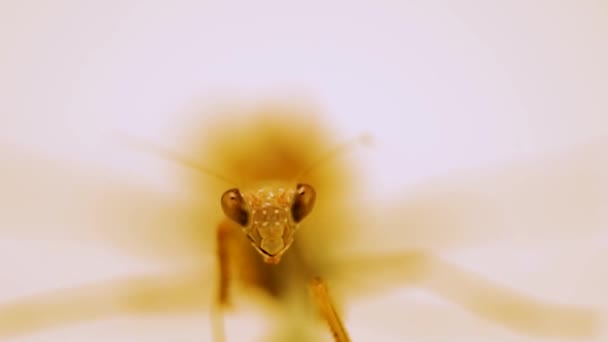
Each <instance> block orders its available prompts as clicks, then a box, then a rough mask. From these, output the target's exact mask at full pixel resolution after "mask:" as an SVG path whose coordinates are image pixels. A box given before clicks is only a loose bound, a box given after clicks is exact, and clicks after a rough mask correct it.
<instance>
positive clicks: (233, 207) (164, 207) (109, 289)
mask: <svg viewBox="0 0 608 342" xmlns="http://www.w3.org/2000/svg"><path fill="white" fill-rule="evenodd" d="M194 127H195V129H193V133H194V134H193V137H194V139H193V140H188V143H187V144H186V145H187V146H186V147H185V148H184V149H183V150H182V151H178V152H173V151H171V152H169V150H163V149H156V148H154V147H153V148H151V149H150V150H148V151H147V152H150V151H151V152H152V154H156V157H160V159H162V160H165V161H168V162H169V163H170V164H173V165H174V166H176V167H178V168H180V167H184V166H185V168H183V169H180V171H175V175H179V176H180V177H177V178H178V179H179V181H178V183H179V184H180V185H181V186H182V189H183V190H182V192H180V193H179V194H178V195H175V194H173V195H171V196H170V195H166V197H167V198H168V199H169V200H168V201H164V200H163V201H158V202H154V201H151V200H150V198H147V199H144V198H146V197H147V196H139V197H138V196H134V195H133V194H136V193H139V192H138V191H139V189H137V188H136V187H130V186H129V185H128V184H126V185H125V184H121V185H120V186H119V185H118V183H113V180H107V179H105V180H102V182H100V183H101V185H91V184H93V183H91V184H86V183H84V184H75V185H73V186H74V187H75V190H74V191H72V192H70V191H67V192H68V194H67V195H65V196H64V197H61V195H58V196H60V197H61V198H62V199H64V200H67V201H68V202H69V203H70V204H71V205H70V207H69V210H70V211H71V212H72V213H71V215H73V216H78V217H81V218H88V219H89V220H87V222H89V223H90V224H91V225H93V226H98V227H102V228H104V229H107V230H112V229H114V230H112V231H111V232H109V233H110V235H112V234H118V235H120V236H118V237H117V236H113V238H117V239H122V238H124V237H125V235H127V236H128V238H129V239H131V240H138V239H141V240H140V241H139V242H137V244H139V245H140V247H141V246H144V247H145V248H149V249H151V250H152V252H153V253H154V252H155V249H156V248H157V250H156V251H157V252H158V254H159V255H162V254H163V253H164V252H165V251H167V250H168V251H170V253H169V254H175V255H179V256H178V257H177V258H176V259H175V260H178V264H179V263H183V264H182V265H181V266H179V267H177V266H175V265H173V264H172V265H173V266H172V267H170V272H167V270H164V272H161V273H159V274H152V275H145V276H133V277H130V278H127V279H124V280H123V279H118V280H106V281H101V282H98V283H93V284H90V285H81V286H76V287H74V288H71V289H69V290H66V291H62V290H58V291H55V292H50V293H43V294H40V295H35V296H32V297H31V298H27V297H26V298H22V299H15V300H12V301H8V302H5V303H2V304H0V336H1V337H2V338H3V340H7V338H8V339H9V340H10V338H11V337H16V336H19V335H22V334H30V333H34V332H36V331H38V330H44V329H51V328H54V327H58V326H62V325H66V324H75V323H76V322H79V321H83V320H85V321H86V320H95V319H100V318H103V317H113V316H116V315H143V314H163V313H172V312H192V311H201V310H208V311H209V312H210V315H209V318H210V324H209V326H210V327H211V329H210V331H208V332H207V333H208V334H207V335H209V336H211V338H212V340H213V341H215V342H219V341H225V340H230V339H229V338H227V336H226V335H227V334H229V333H230V332H229V331H226V329H225V327H224V317H225V315H227V314H229V313H230V309H231V308H234V309H238V307H239V303H240V302H250V303H253V304H254V306H259V307H260V308H262V307H263V308H265V309H268V310H269V311H273V312H276V313H278V314H277V315H276V318H275V320H274V325H273V327H272V329H271V330H272V331H270V332H269V333H268V335H266V336H265V337H264V340H274V341H316V340H319V339H323V338H325V339H327V340H333V341H335V342H346V341H351V340H354V341H356V340H359V338H358V336H355V335H352V334H351V333H350V328H351V326H349V320H348V311H346V310H345V307H346V306H347V305H345V304H347V303H350V301H352V300H354V299H356V298H357V297H358V296H361V295H363V294H366V295H369V294H370V293H369V292H370V291H372V290H371V289H373V290H375V291H382V290H380V288H382V287H400V286H415V287H420V288H422V289H426V290H427V291H429V292H431V293H433V294H435V295H437V296H439V297H442V298H444V299H446V300H448V301H451V302H454V303H456V304H457V305H459V306H460V307H462V308H464V309H466V310H468V311H470V312H472V313H474V314H476V315H477V316H479V317H480V319H485V320H489V321H492V322H493V324H496V325H500V326H504V327H506V328H508V329H510V330H513V331H515V332H516V333H517V334H522V336H541V337H543V336H553V337H559V338H587V337H593V336H595V334H597V333H598V329H599V325H600V323H599V316H598V315H597V313H596V312H594V311H593V310H591V309H587V308H580V307H577V306H574V305H565V304H563V305H562V304H559V305H558V304H550V303H545V302H542V301H538V300H535V299H532V298H529V297H526V296H524V295H520V294H518V293H516V292H515V291H513V290H509V289H508V288H506V287H502V286H500V285H497V284H494V283H493V282H491V281H488V280H485V279H484V278H482V277H480V276H478V275H476V274H474V273H472V272H468V271H465V270H463V269H460V268H459V267H457V266H455V265H453V264H451V263H450V262H447V261H445V260H443V259H442V258H441V257H440V256H438V255H435V254H434V253H432V252H431V251H425V250H420V249H412V250H388V249H386V251H385V252H384V253H378V251H377V250H374V248H372V247H378V241H385V243H386V245H387V246H388V245H390V244H391V241H388V239H390V236H391V235H390V233H391V232H392V233H394V232H395V229H403V230H404V231H408V230H409V229H412V230H415V229H423V228H424V226H425V221H424V220H420V221H418V223H419V224H420V226H419V227H416V226H415V224H416V223H417V222H416V221H413V225H414V226H413V227H401V226H402V225H406V224H407V223H408V218H407V217H404V216H405V215H407V213H408V210H407V209H408V208H411V207H408V206H406V205H405V204H404V203H402V202H400V201H398V200H393V201H388V202H387V203H388V204H386V205H378V206H377V208H375V209H374V210H372V209H370V207H369V204H367V203H364V202H365V201H364V200H362V198H363V199H364V196H363V195H362V192H363V191H362V190H361V189H360V188H359V185H360V184H362V183H363V182H362V181H361V180H360V177H362V176H363V175H361V174H358V173H357V172H356V170H357V168H356V167H355V166H353V165H351V164H349V162H348V160H349V158H348V156H349V155H350V154H353V153H356V151H353V149H354V150H356V149H358V148H359V146H360V145H362V144H365V143H366V142H368V140H367V139H355V140H352V141H349V142H346V143H344V142H342V143H340V142H336V141H334V140H335V139H332V132H331V130H329V129H327V128H326V127H325V126H324V124H323V121H322V116H321V115H316V114H315V113H314V112H312V113H311V112H300V111H298V110H297V109H294V108H290V107H289V106H287V107H285V106H268V107H262V108H257V109H255V110H252V111H249V112H246V113H244V114H234V115H232V116H223V117H219V118H216V119H215V120H208V121H206V122H205V124H204V125H201V126H194ZM200 127H203V129H202V130H201V129H200ZM146 146H147V145H145V144H144V145H143V147H144V149H145V148H147V147H146ZM140 147H142V146H140ZM598 165H599V164H598ZM5 173H6V174H5V175H4V176H6V175H7V174H9V172H8V171H6V172H5ZM16 173H17V172H15V174H16ZM558 173H559V172H558ZM19 176H23V175H22V174H20V175H19ZM64 176H66V175H64ZM69 176H70V175H69V174H68V175H67V177H69ZM13 180H14V178H13ZM104 182H105V183H104ZM15 183H16V182H13V184H15ZM7 184H9V186H10V183H9V182H7ZM70 184H71V183H70ZM55 187H56V185H55ZM53 189H56V188H53V186H50V187H49V188H43V191H44V193H47V195H48V192H50V191H52V190H53ZM70 189H71V188H68V190H70ZM9 190H10V189H9ZM64 190H65V189H64ZM116 190H119V191H116ZM9 192H10V191H9ZM38 194H39V195H41V196H42V197H44V196H43V195H44V194H42V193H38ZM539 196H542V194H539ZM138 200H141V201H140V202H139V201H138ZM456 200H457V201H455V202H454V203H459V204H461V205H462V204H466V203H465V202H466V198H465V197H463V198H461V200H462V201H461V202H458V198H456ZM521 200H522V201H525V200H526V199H525V198H521ZM362 202H363V203H362ZM86 203H89V204H90V203H94V205H93V206H87V205H86ZM478 204H479V203H478ZM458 208H460V209H462V210H466V209H467V208H466V206H460V207H458ZM458 208H457V209H456V210H458ZM444 209H446V212H445V213H443V214H445V215H447V219H448V220H449V218H450V215H451V217H458V216H457V215H454V212H453V211H452V209H450V208H449V207H444ZM448 209H449V210H448ZM47 214H48V215H50V216H49V217H50V218H51V219H53V218H54V219H56V220H57V219H58V217H56V216H53V215H52V213H47ZM427 214H428V215H438V216H441V215H442V213H427ZM17 216H18V215H17ZM43 216H44V215H43ZM541 216H542V214H541ZM121 219H124V220H125V221H124V222H123V223H122V226H121V227H122V228H123V229H126V231H117V230H118V229H116V228H111V226H112V225H114V224H115V223H116V222H119V221H120V220H121ZM15 220H16V219H15ZM60 220H61V219H59V221H60ZM437 222H440V223H446V224H449V222H445V220H441V219H439V218H429V219H428V221H426V223H427V226H432V225H433V224H435V223H437ZM454 224H455V225H457V224H460V223H459V222H454ZM387 237H389V238H388V239H387ZM400 238H401V237H400ZM402 238H403V239H407V236H404V237H402ZM380 243H381V242H380ZM393 243H394V241H393ZM397 245H398V244H397ZM376 249H379V250H382V248H376ZM161 250H162V251H161ZM372 294H373V292H372ZM378 315H382V313H378ZM273 317H274V316H273ZM404 324H407V322H404ZM439 329H440V328H439Z"/></svg>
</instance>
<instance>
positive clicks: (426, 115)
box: [0, 0, 608, 342]
mask: <svg viewBox="0 0 608 342" xmlns="http://www.w3.org/2000/svg"><path fill="white" fill-rule="evenodd" d="M607 34H608V3H606V2H605V1H591V0H584V1H574V0H572V1H561V2H559V3H558V2H554V1H548V0H539V1H533V2H529V1H494V2H485V1H445V0H438V1H425V2H421V1H375V2H369V3H365V4H364V3H362V2H357V3H354V2H345V1H314V0H313V1H307V2H284V1H258V2H245V1H222V2H220V1H173V2H161V1H145V2H144V1H132V0H127V1H96V2H82V1H68V0H57V1H52V2H51V1H27V0H26V1H12V0H4V1H2V2H1V3H0V49H1V50H0V51H1V53H0V123H1V124H0V153H2V155H0V160H1V162H0V163H1V164H0V165H1V166H0V167H1V168H2V170H0V172H2V173H3V175H2V174H0V175H2V177H4V180H3V181H0V182H2V183H0V184H3V189H0V192H1V194H0V197H1V199H0V204H2V207H1V208H0V213H2V216H3V217H4V218H5V219H3V222H2V227H1V230H0V233H1V234H2V235H0V270H2V271H1V272H0V299H1V300H9V299H11V298H15V297H16V296H20V295H24V294H30V293H36V292H41V291H45V290H50V289H56V288H61V287H64V286H69V285H70V284H77V283H81V282H85V281H91V280H96V279H103V278H104V277H109V276H116V275H121V274H131V273H133V272H139V271H141V270H149V269H154V268H155V267H157V264H156V263H154V264H153V263H150V262H148V261H146V260H141V259H135V258H133V257H131V256H130V255H129V253H127V252H128V251H127V252H125V251H124V250H121V249H119V248H116V249H113V248H111V247H109V246H107V245H105V244H101V243H100V244H96V243H95V242H94V241H92V242H90V243H87V244H84V243H83V242H81V241H79V240H77V239H70V238H69V236H66V234H65V233H64V234H58V235H57V236H55V235H54V234H55V230H54V229H55V228H56V227H55V228H54V227H49V226H45V224H44V220H42V219H38V218H44V217H46V216H45V215H47V214H48V213H52V212H54V210H55V209H54V207H53V206H54V205H59V204H57V203H59V202H57V203H55V202H54V201H53V195H52V194H49V193H47V194H46V195H47V196H48V197H47V196H43V197H44V201H43V200H40V201H35V202H32V201H30V200H29V199H28V200H24V199H23V198H25V199H27V198H28V197H27V196H25V195H24V194H23V192H24V191H29V190H28V189H30V187H32V185H31V184H38V183H35V182H42V183H43V182H44V179H45V177H51V175H52V177H54V178H52V179H53V180H56V179H65V181H66V184H67V183H70V184H71V185H73V183H74V182H75V180H74V179H75V178H76V176H73V174H86V173H85V172H86V170H89V168H90V169H95V170H101V169H103V170H106V171H105V172H107V174H111V175H112V176H111V177H119V178H121V179H127V180H132V181H133V182H136V183H137V184H139V185H141V186H142V187H150V188H154V189H162V191H166V192H168V193H169V192H171V191H172V186H173V185H174V181H173V180H171V179H170V177H168V173H167V170H166V169H165V168H164V167H163V164H162V163H159V162H158V161H154V158H144V157H141V158H134V157H133V154H132V153H131V154H129V153H127V152H125V151H124V150H121V146H119V144H116V142H115V141H113V140H112V139H113V138H112V137H114V136H115V134H116V133H117V132H127V133H128V134H131V135H134V136H141V137H145V138H146V139H150V140H151V141H158V142H161V143H164V144H167V145H172V144H174V141H173V140H174V139H175V137H176V136H179V128H180V125H184V122H185V121H186V120H187V119H189V118H190V117H191V116H192V115H194V114H196V113H199V112H200V110H201V108H204V107H206V106H209V105H213V104H215V103H217V102H221V101H230V100H232V99H233V98H234V99H238V100H248V101H257V100H258V99H262V100H265V99H272V98H275V97H296V98H305V99H310V100H312V101H314V102H315V103H316V104H318V106H319V107H320V108H321V109H322V111H323V112H324V113H327V115H328V117H327V121H328V122H329V124H330V125H332V127H335V130H336V135H337V136H339V137H342V138H343V139H345V140H346V139H348V138H352V137H353V136H356V135H358V134H361V133H370V134H372V135H373V136H374V137H375V138H376V145H375V146H374V148H373V149H372V150H371V151H369V152H367V153H366V154H365V159H364V160H365V163H366V165H367V166H366V169H365V170H366V172H367V173H368V176H369V177H368V180H367V182H368V183H369V184H366V185H368V186H370V189H369V199H370V202H371V203H372V204H371V205H372V206H374V205H376V206H379V205H381V204H380V203H381V201H382V200H383V199H388V198H394V197H391V196H395V194H397V198H401V197H399V196H405V194H406V193H408V191H409V190H408V189H413V188H415V189H418V188H417V187H418V186H422V185H424V184H427V183H429V182H430V183H431V184H435V183H433V182H434V180H435V179H445V180H446V182H448V183H449V184H451V185H450V186H454V187H456V188H457V189H462V188H466V187H467V184H469V183H466V182H468V181H470V182H471V183H470V184H471V186H473V185H474V184H475V185H477V186H483V187H485V188H484V189H486V190H487V189H492V187H493V186H496V187H497V188H500V189H501V192H498V196H501V195H502V196H505V198H507V199H509V200H512V199H515V198H517V197H515V195H513V194H511V193H509V191H508V190H509V186H506V187H505V186H504V184H499V183H497V182H499V181H498V180H503V179H509V172H510V170H511V167H515V168H516V167H519V165H528V164H530V163H532V162H530V161H534V162H533V163H532V164H533V165H534V167H535V169H534V170H535V171H533V172H532V171H531V172H532V173H534V174H535V175H536V177H537V178H535V179H537V180H539V181H540V180H542V179H545V178H550V177H549V176H547V177H545V176H544V174H545V173H547V174H552V172H553V171H555V170H554V169H553V168H554V167H563V168H565V169H567V172H566V171H564V172H565V176H564V178H556V179H557V181H555V182H551V183H548V184H550V187H548V188H550V189H553V190H555V189H554V188H555V187H560V186H561V185H563V186H564V189H565V190H564V192H563V193H562V194H564V193H567V192H571V193H572V198H573V199H574V202H573V203H577V204H578V205H579V206H580V207H576V208H571V207H569V206H567V205H563V206H562V205H556V206H553V207H552V208H553V209H556V208H559V209H561V211H556V212H546V213H542V215H536V216H535V215H531V217H532V216H534V217H537V216H557V217H558V218H560V217H562V216H560V215H563V217H568V218H569V219H570V220H569V221H568V220H566V221H567V222H568V225H567V227H566V225H563V226H559V227H557V226H555V227H554V226H551V224H552V223H551V224H549V223H547V222H553V221H550V220H549V221H547V220H541V219H538V220H537V219H533V220H531V221H530V222H528V224H530V225H525V224H523V225H522V227H525V229H524V228H522V229H521V230H515V231H514V232H513V234H516V235H517V236H514V235H512V236H510V239H509V238H504V235H506V234H505V233H504V232H503V231H501V230H500V228H501V225H496V226H491V225H490V226H471V227H466V228H463V231H462V232H459V233H458V234H455V235H451V236H452V238H453V239H454V240H459V243H461V242H463V241H465V240H467V239H470V241H471V243H470V244H469V243H465V244H466V245H467V246H466V248H465V247H462V246H461V248H455V249H454V250H449V251H444V250H443V249H442V248H443V244H437V245H433V242H432V240H433V238H437V240H439V241H440V242H441V243H443V242H445V241H444V240H446V239H445V238H444V236H443V235H441V232H440V230H438V231H437V233H436V234H437V235H433V234H429V236H427V237H424V238H421V241H422V242H420V244H422V245H423V247H426V244H427V243H428V248H430V249H435V250H440V252H442V254H443V255H445V257H446V258H449V259H450V260H451V261H453V262H454V263H457V264H460V265H463V267H466V268H467V269H470V270H474V271H477V272H479V273H480V274H483V275H484V276H486V277H488V278H491V279H494V280H495V281H497V282H498V283H501V284H505V285H510V286H512V287H514V288H517V289H518V290H519V291H521V292H524V293H526V294H527V295H530V296H532V297H535V296H538V297H542V298H544V299H547V300H549V301H555V302H562V301H563V302H566V303H571V304H580V305H585V306H596V307H602V308H608V298H607V297H608V296H606V294H604V293H603V291H602V289H605V288H606V286H608V271H607V270H606V267H605V262H604V261H603V260H606V257H608V229H607V228H606V222H607V221H606V215H605V212H608V201H607V197H608V180H606V176H605V173H603V172H604V171H605V170H608V161H607V160H606V157H605V156H604V157H602V156H603V155H602V153H601V152H602V151H603V147H605V146H607V145H606V140H605V139H606V137H608V114H607V113H608V96H606V92H607V90H608V62H606V61H608V39H606V36H607ZM181 127H183V126H181ZM545 159H547V160H550V162H546V163H545V162H544V160H545ZM41 160H43V161H41ZM539 160H540V161H539ZM555 160H558V161H557V162H555ZM47 162H48V163H49V164H48V165H49V169H47V168H46V167H45V165H47V164H46V163H47ZM579 163H580V164H579ZM24 165H25V166H24ZM51 165H53V166H51ZM56 165H63V166H61V167H57V166H56ZM69 165H71V166H72V167H70V166H69ZM579 165H580V169H579V168H578V166H579ZM570 168H571V169H570ZM26 169H27V170H29V171H27V172H26V171H23V170H26ZM471 170H474V171H471ZM484 170H495V171H496V172H505V173H506V174H507V175H506V176H505V177H506V178H504V177H503V176H500V177H497V178H491V179H490V181H488V182H486V183H475V182H474V181H475V180H476V179H477V177H476V176H475V175H477V174H482V175H483V174H484V172H485V171H484ZM559 171H560V170H557V173H559ZM95 172H98V171H95ZM492 172H494V171H492ZM463 174H464V175H465V176H464V177H460V175H463ZM467 175H469V176H467ZM11 177H12V178H11ZM108 177H109V176H108ZM452 177H454V179H455V181H457V180H458V179H464V180H466V182H465V183H461V184H456V183H454V184H452V183H450V182H452V181H451V180H450V179H452ZM459 177H460V178H459ZM471 178H472V179H473V180H471ZM48 179H51V178H48ZM492 179H494V181H493V182H492ZM560 179H564V180H565V181H566V182H567V181H570V182H567V183H560V181H559V180H560ZM578 180H580V181H581V182H584V181H585V180H589V182H587V183H584V184H585V185H581V186H580V187H579V184H578V183H577V181H578ZM30 181H31V182H33V183H30ZM49 182H51V181H49ZM53 182H55V181H53ZM53 184H54V186H52V187H49V189H53V191H60V190H61V189H62V185H61V184H59V183H57V182H55V183H53ZM480 184H483V185H480ZM450 186H448V187H447V188H446V189H452V188H450ZM581 187H584V188H585V191H579V190H580V189H581ZM7 189H9V190H7ZM442 189H443V188H442ZM539 189H543V187H539ZM49 191H50V190H49ZM21 195H23V196H22V197H20V196H21ZM511 195H513V196H511ZM57 196H59V197H60V196H61V194H57ZM412 196H413V195H412ZM536 196H539V197H538V198H539V199H540V201H542V200H543V197H542V193H536ZM577 196H578V197H577ZM406 197H407V196H406ZM20 198H22V199H21V200H20ZM408 198H409V197H408ZM520 199H525V196H524V198H520ZM509 200H505V201H506V202H505V203H510V202H509ZM546 200H547V201H549V202H550V201H551V200H552V198H551V197H550V196H549V195H547V198H546ZM549 207H551V206H549ZM587 208H589V209H590V210H589V211H586V209H587ZM466 209H467V214H470V215H471V217H474V215H473V213H474V212H475V211H476V210H475V208H472V207H467V208H466ZM569 209H572V210H573V211H574V212H575V213H580V214H581V216H573V217H570V216H568V215H567V214H565V212H566V211H568V210H569ZM604 209H606V210H605V211H604ZM15 211H18V212H20V213H21V214H20V215H21V216H19V217H31V219H32V220H31V221H27V220H26V222H25V223H24V221H19V222H20V224H14V223H15V222H17V220H13V219H12V218H13V214H14V212H15ZM479 211H480V212H483V211H484V209H483V208H482V207H480V208H479ZM43 212H44V213H46V214H44V215H43V214H40V216H38V215H39V214H38V213H43ZM590 212H592V213H594V215H595V216H594V217H587V216H585V215H586V214H587V213H590ZM519 214H520V213H518V212H517V211H514V213H513V215H515V216H517V215H519ZM524 214H525V213H524ZM524 214H522V215H524ZM537 214H538V213H537ZM48 215H50V214H48ZM37 216H38V217H37ZM76 216H78V215H77V214H75V217H76ZM7 217H8V218H9V219H6V218H7ZM581 217H582V218H583V219H582V220H581V221H577V220H578V219H581ZM587 219H588V220H587ZM502 220H503V218H502V217H501V218H492V217H490V218H489V219H488V218H487V217H485V218H484V220H479V221H476V220H475V219H473V218H471V219H470V221H471V222H473V223H484V224H485V223H488V222H490V223H491V222H503V221H502ZM518 220H519V219H518ZM520 221H521V222H525V221H526V217H521V219H520ZM65 222H72V223H73V224H76V223H75V222H78V224H82V221H78V220H77V219H76V218H75V219H74V220H73V221H70V219H69V218H66V219H65ZM467 222H468V221H467ZM535 223H539V224H546V225H545V226H539V225H536V226H534V224H535ZM25 226H27V227H25ZM23 230H27V231H28V232H30V233H28V234H25V235H23V234H21V233H22V232H23ZM59 230H62V231H64V230H63V229H59ZM565 230H567V231H566V232H565ZM31 232H35V234H32V233H31ZM432 232H433V233H434V232H435V231H432ZM38 233H39V235H37V234H38ZM460 233H462V234H460ZM553 233H555V234H553ZM448 235H449V234H448ZM480 235H482V236H483V238H479V236H480ZM493 237H494V238H493ZM448 238H449V236H448ZM400 239H407V237H402V238H400ZM468 241H469V240H467V241H465V242H468ZM479 241H482V242H483V243H472V242H479ZM514 241H515V242H517V243H515V242H514ZM448 244H449V243H448ZM92 265H93V266H92ZM413 292H415V291H405V290H404V291H396V292H390V293H383V294H382V295H381V296H378V297H372V298H370V299H369V300H366V301H363V302H360V303H354V304H352V307H351V309H350V313H349V318H348V320H347V324H348V325H349V328H350V330H351V334H352V337H353V339H354V340H369V339H370V338H372V337H373V338H374V339H376V340H383V341H405V340H407V341H447V340H454V338H455V337H458V338H459V340H460V339H462V340H467V341H474V340H476V339H479V340H480V341H481V340H483V341H536V339H534V338H531V337H524V336H521V335H518V334H514V333H513V332H511V331H508V330H505V329H503V328H501V327H498V326H496V325H493V324H490V323H488V322H486V321H483V320H481V319H479V318H477V317H475V316H472V315H470V314H469V313H468V312H466V311H463V310H461V309H460V308H458V307H456V306H453V305H451V304H449V303H444V302H442V301H440V300H437V299H436V298H433V297H430V296H425V295H419V294H417V293H413ZM395 303H398V305H395ZM390 304H392V305H390ZM256 322H257V321H255V318H254V317H246V318H243V319H242V320H235V321H233V322H229V324H228V329H230V327H232V331H234V332H233V333H232V334H233V335H229V336H237V335H236V334H238V333H239V331H240V330H245V329H238V327H239V326H241V325H244V324H247V325H248V326H249V325H251V327H252V329H253V330H254V331H258V332H259V331H263V326H261V325H256V324H257V323H256ZM205 324H207V321H206V319H204V318H203V319H201V317H200V316H194V317H191V316H170V317H161V318H146V319H143V318H142V319H136V318H121V319H113V320H109V321H101V322H94V323H87V324H79V325H76V326H71V327H65V328H61V329H55V330H52V331H48V332H41V333H39V334H37V335H33V336H27V337H22V338H19V339H15V341H22V342H24V341H28V342H34V341H58V340H61V341H82V340H83V339H86V340H87V341H144V340H145V341H166V340H175V339H178V340H181V341H195V340H196V341H201V340H205V339H206V338H209V336H208V334H207V333H206V328H205ZM235 327H236V328H237V330H239V331H235ZM606 336H607V335H604V336H603V337H602V336H598V337H596V338H595V339H594V340H596V341H601V340H605V339H608V337H606ZM251 337H252V336H247V337H238V339H237V340H239V341H244V340H247V338H251ZM558 340H559V339H558Z"/></svg>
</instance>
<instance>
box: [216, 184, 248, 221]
mask: <svg viewBox="0 0 608 342" xmlns="http://www.w3.org/2000/svg"><path fill="white" fill-rule="evenodd" d="M222 210H224V214H225V215H226V216H227V217H228V218H229V219H231V220H233V221H234V222H236V223H238V224H240V225H241V226H243V227H244V226H246V225H247V223H249V212H248V211H247V208H246V206H245V200H244V199H243V196H242V195H241V192H240V191H239V190H238V189H230V190H228V191H226V192H224V194H223V195H222Z"/></svg>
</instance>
